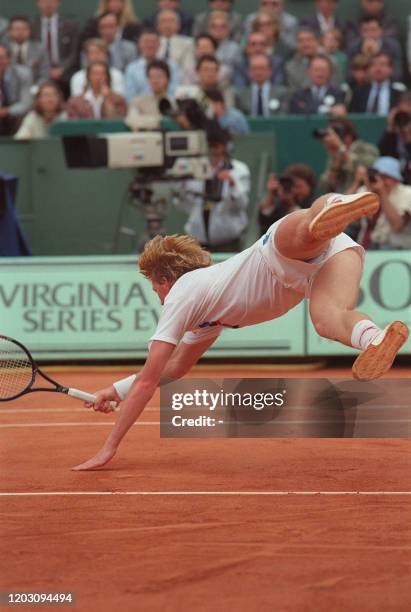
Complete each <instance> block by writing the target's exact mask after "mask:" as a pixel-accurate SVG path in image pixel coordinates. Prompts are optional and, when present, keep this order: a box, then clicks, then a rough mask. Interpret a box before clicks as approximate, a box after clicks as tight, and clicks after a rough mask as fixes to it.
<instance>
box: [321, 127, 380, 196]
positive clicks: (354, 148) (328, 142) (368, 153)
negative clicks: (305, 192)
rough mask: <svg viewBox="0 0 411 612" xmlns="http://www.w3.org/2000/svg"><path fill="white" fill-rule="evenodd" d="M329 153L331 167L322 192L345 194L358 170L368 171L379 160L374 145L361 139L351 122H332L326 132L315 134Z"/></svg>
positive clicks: (328, 163) (326, 174) (326, 173)
mask: <svg viewBox="0 0 411 612" xmlns="http://www.w3.org/2000/svg"><path fill="white" fill-rule="evenodd" d="M313 136H314V138H317V139H318V140H320V142H321V143H322V145H323V146H324V147H325V150H326V152H327V156H328V159H327V165H326V168H325V171H324V172H323V174H322V175H321V177H320V189H321V191H322V192H323V193H327V192H330V191H333V192H336V193H345V192H346V190H347V189H348V187H349V186H350V185H351V184H352V183H353V181H354V177H355V173H356V170H357V168H358V166H365V167H366V168H368V167H369V166H371V164H372V163H373V161H374V160H375V159H377V157H378V149H377V147H375V146H374V145H373V144H371V143H368V142H363V141H362V140H359V139H358V136H357V131H356V129H355V127H354V124H353V123H351V121H349V120H348V119H345V118H338V119H331V120H330V122H329V126H328V128H327V129H326V130H315V131H314V132H313Z"/></svg>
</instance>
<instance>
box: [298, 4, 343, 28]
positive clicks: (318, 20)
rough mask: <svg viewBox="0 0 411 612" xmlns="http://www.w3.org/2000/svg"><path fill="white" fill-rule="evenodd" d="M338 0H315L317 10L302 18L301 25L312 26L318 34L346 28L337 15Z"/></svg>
mask: <svg viewBox="0 0 411 612" xmlns="http://www.w3.org/2000/svg"><path fill="white" fill-rule="evenodd" d="M337 5H338V0H315V8H316V12H315V13H314V15H307V16H306V17H303V18H302V19H301V25H304V26H306V27H308V28H311V29H312V30H313V32H315V33H316V34H317V36H322V35H323V34H325V33H326V32H329V31H330V30H340V31H341V32H342V31H343V29H344V26H343V23H342V21H341V20H340V19H339V17H337V16H336V14H335V11H336V10H337Z"/></svg>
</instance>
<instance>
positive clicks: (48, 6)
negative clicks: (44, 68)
mask: <svg viewBox="0 0 411 612" xmlns="http://www.w3.org/2000/svg"><path fill="white" fill-rule="evenodd" d="M59 7H60V0H37V8H38V10H39V13H40V15H39V16H38V17H37V18H36V19H35V20H34V22H33V24H32V35H33V38H34V40H39V41H40V42H41V44H42V46H43V48H44V49H45V50H46V51H47V55H48V59H49V64H50V66H51V68H50V73H49V78H50V79H52V80H53V81H56V82H57V83H58V84H59V85H60V87H61V88H62V90H63V93H64V95H65V96H67V95H68V94H69V83H70V79H71V76H72V75H73V73H74V72H75V70H76V68H77V64H78V48H79V28H78V25H77V23H75V22H73V21H69V20H68V19H64V18H63V17H61V15H60V14H59V12H58V11H59Z"/></svg>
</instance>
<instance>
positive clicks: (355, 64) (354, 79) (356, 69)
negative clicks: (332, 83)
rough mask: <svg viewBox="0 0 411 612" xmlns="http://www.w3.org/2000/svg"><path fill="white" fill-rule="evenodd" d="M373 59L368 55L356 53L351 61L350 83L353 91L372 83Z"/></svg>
mask: <svg viewBox="0 0 411 612" xmlns="http://www.w3.org/2000/svg"><path fill="white" fill-rule="evenodd" d="M370 66H371V60H370V58H369V57H367V56H366V55H361V53H359V54H358V55H355V56H354V57H353V58H352V60H351V61H350V70H349V72H350V76H349V78H348V81H347V82H348V85H349V87H350V88H351V90H352V91H355V90H356V89H358V88H360V87H363V86H364V85H368V84H369V83H370Z"/></svg>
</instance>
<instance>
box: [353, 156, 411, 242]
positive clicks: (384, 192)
mask: <svg viewBox="0 0 411 612" xmlns="http://www.w3.org/2000/svg"><path fill="white" fill-rule="evenodd" d="M361 191H373V192H374V193H376V194H378V195H379V197H380V202H381V208H380V210H379V211H378V212H377V214H376V215H374V216H373V217H368V218H363V219H362V220H361V229H360V232H359V234H358V236H357V242H359V243H360V244H361V245H362V246H363V247H364V248H366V249H410V248H411V187H410V186H408V185H404V184H403V180H402V176H401V168H400V162H399V161H398V159H395V158H394V157H379V158H378V159H377V160H376V161H375V162H374V163H373V165H372V167H371V168H369V169H368V170H367V169H366V168H364V167H363V166H360V167H359V168H357V172H356V176H355V180H354V182H353V184H352V185H351V188H350V189H349V190H348V193H358V192H361Z"/></svg>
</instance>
